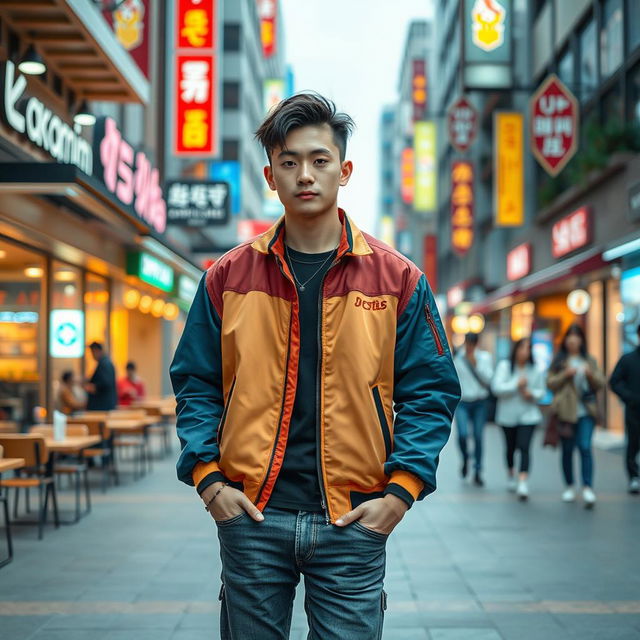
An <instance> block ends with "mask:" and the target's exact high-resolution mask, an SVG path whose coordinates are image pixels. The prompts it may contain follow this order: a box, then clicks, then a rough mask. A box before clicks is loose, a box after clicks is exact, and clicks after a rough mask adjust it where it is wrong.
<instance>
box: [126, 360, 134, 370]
mask: <svg viewBox="0 0 640 640" xmlns="http://www.w3.org/2000/svg"><path fill="white" fill-rule="evenodd" d="M135 370H136V363H135V362H127V371H135Z"/></svg>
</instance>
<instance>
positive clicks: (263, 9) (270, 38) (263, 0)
mask: <svg viewBox="0 0 640 640" xmlns="http://www.w3.org/2000/svg"><path fill="white" fill-rule="evenodd" d="M257 2H258V15H259V16H260V40H261V41H262V55H263V56H264V57H265V58H270V57H271V56H273V54H274V53H275V50H276V15H277V13H278V4H277V0H257Z"/></svg>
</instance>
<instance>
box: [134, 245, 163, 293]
mask: <svg viewBox="0 0 640 640" xmlns="http://www.w3.org/2000/svg"><path fill="white" fill-rule="evenodd" d="M127 274H129V275H130V276H136V277H138V278H140V280H142V281H143V282H146V283H147V284H150V285H152V286H154V287H157V288H158V289H161V290H162V291H167V292H169V291H173V280H174V273H173V269H172V268H171V267H170V266H169V265H166V264H165V263H164V262H162V261H160V260H158V259H157V258H154V257H153V256H152V255H149V254H148V253H145V252H144V251H131V252H129V253H128V254H127Z"/></svg>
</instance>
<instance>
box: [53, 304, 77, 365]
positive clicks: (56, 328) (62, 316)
mask: <svg viewBox="0 0 640 640" xmlns="http://www.w3.org/2000/svg"><path fill="white" fill-rule="evenodd" d="M49 354H50V355H51V357H52V358H81V357H82V355H83V354H84V313H83V312H82V311H80V310H79V309H52V310H51V314H50V320H49Z"/></svg>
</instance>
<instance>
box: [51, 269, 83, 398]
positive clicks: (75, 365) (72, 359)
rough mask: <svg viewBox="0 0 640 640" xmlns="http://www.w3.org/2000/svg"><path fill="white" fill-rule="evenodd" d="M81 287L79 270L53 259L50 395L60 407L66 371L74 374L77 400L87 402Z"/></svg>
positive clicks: (74, 390) (74, 391)
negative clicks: (83, 361)
mask: <svg viewBox="0 0 640 640" xmlns="http://www.w3.org/2000/svg"><path fill="white" fill-rule="evenodd" d="M82 286H83V285H82V272H81V271H80V269H77V268H76V267H72V266H71V265H68V264H66V263H64V262H57V261H54V262H52V264H51V312H50V318H49V323H50V331H49V333H50V335H49V354H50V356H51V391H52V396H51V397H52V399H53V406H54V407H55V408H60V403H59V395H60V384H61V381H62V377H63V375H64V374H66V373H67V372H69V373H71V375H72V376H73V381H74V383H75V384H73V393H74V395H75V396H76V398H77V400H78V402H86V394H85V393H84V391H83V389H82V356H83V355H84V348H85V338H84V330H85V329H84V325H85V322H84V310H83V306H82Z"/></svg>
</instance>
